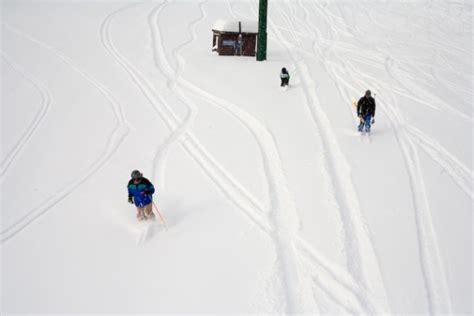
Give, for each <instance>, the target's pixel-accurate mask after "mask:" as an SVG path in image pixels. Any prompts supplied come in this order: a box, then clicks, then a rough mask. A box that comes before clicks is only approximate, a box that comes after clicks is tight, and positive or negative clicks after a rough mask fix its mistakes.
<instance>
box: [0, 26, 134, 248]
mask: <svg viewBox="0 0 474 316" xmlns="http://www.w3.org/2000/svg"><path fill="white" fill-rule="evenodd" d="M3 26H4V28H5V29H6V30H8V31H9V32H12V33H14V34H16V35H17V36H19V37H22V38H25V39H27V40H29V41H31V42H33V43H35V44H37V45H38V46H40V47H42V48H43V49H45V50H47V51H49V52H50V53H52V54H53V55H54V56H55V57H57V58H58V59H59V60H61V61H62V62H63V63H64V64H65V65H67V66H69V67H70V68H71V69H73V70H74V71H76V72H77V73H79V74H80V75H81V76H82V77H83V78H84V79H85V80H87V81H88V82H89V83H90V84H91V85H92V86H93V87H94V88H96V89H97V90H99V91H100V93H101V94H102V95H103V96H104V98H105V99H107V101H108V104H109V106H110V107H111V109H112V111H113V113H114V115H115V117H116V120H117V124H116V126H115V127H114V129H113V131H112V132H111V133H110V136H109V139H108V142H107V146H106V148H105V149H104V151H103V152H102V154H101V155H100V156H99V157H98V158H97V159H95V161H94V163H92V164H91V165H90V166H88V167H87V168H86V169H87V170H88V171H85V172H81V174H80V175H79V176H76V178H75V179H73V180H72V181H70V182H69V183H68V184H66V185H65V186H64V187H62V188H61V189H59V190H58V191H57V192H56V193H54V194H53V195H52V196H49V197H48V198H47V199H46V200H45V201H43V202H41V203H40V204H39V205H37V206H36V207H34V208H33V209H31V210H29V211H28V212H27V213H26V215H25V216H23V217H21V218H20V219H19V220H18V221H17V222H16V223H15V224H13V225H11V226H9V227H7V228H5V229H4V230H2V232H1V241H2V243H5V242H7V241H8V240H10V239H11V238H13V237H14V236H16V235H17V234H18V233H20V232H21V231H23V230H24V229H25V228H27V227H28V226H29V225H31V224H32V223H34V222H35V221H36V220H37V219H38V218H40V217H41V216H43V215H45V214H46V213H47V212H48V211H50V210H51V209H52V208H53V207H54V206H55V205H56V204H58V203H59V202H61V201H62V200H63V199H64V198H66V197H67V196H69V195H70V194H71V193H72V192H73V191H74V190H75V189H76V188H77V187H78V186H79V185H81V184H82V183H84V182H85V181H87V179H89V178H90V176H91V175H93V174H95V173H96V172H97V171H99V170H100V169H101V168H102V167H103V166H104V165H106V164H107V163H108V162H109V161H110V160H111V159H112V157H113V155H114V154H115V152H116V151H117V149H118V148H119V146H120V145H121V143H122V142H123V141H124V139H125V137H127V135H128V134H129V129H130V127H129V124H128V122H127V121H126V119H125V116H124V114H123V110H122V106H121V105H120V103H119V102H118V100H117V99H116V98H115V96H114V95H113V94H112V93H111V92H110V91H108V90H107V88H106V87H105V86H103V85H102V84H101V83H100V82H99V81H98V80H97V79H95V78H94V77H92V76H91V75H90V74H88V73H87V72H85V71H84V70H82V69H81V68H80V67H79V66H77V65H76V64H75V63H74V62H73V61H72V60H71V59H70V58H68V57H67V56H65V55H64V54H63V53H61V52H60V51H58V50H57V49H55V48H53V47H52V46H50V45H48V44H46V43H45V42H43V41H40V40H38V39H35V38H34V37H32V36H30V35H28V34H26V33H24V32H21V31H19V30H17V29H15V28H13V27H11V26H10V25H8V24H3Z"/></svg>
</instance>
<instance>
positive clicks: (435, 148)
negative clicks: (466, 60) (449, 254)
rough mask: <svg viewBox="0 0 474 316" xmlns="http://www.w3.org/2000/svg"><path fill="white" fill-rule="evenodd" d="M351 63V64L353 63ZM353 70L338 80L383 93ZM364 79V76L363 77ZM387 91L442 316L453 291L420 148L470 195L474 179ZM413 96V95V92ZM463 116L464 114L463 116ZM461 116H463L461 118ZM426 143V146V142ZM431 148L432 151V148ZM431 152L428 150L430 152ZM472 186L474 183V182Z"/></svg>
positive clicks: (433, 307) (430, 286)
mask: <svg viewBox="0 0 474 316" xmlns="http://www.w3.org/2000/svg"><path fill="white" fill-rule="evenodd" d="M376 51H378V52H379V53H380V54H386V53H384V52H383V51H381V50H380V49H376ZM390 60H393V58H392V57H391V56H390V55H389V56H388V58H385V61H386V62H385V68H386V71H387V73H389V74H393V71H392V69H391V68H390V67H392V65H393V63H391V62H390ZM349 64H350V62H349ZM349 68H352V70H351V71H347V72H346V73H345V76H338V78H337V80H339V81H340V82H342V83H343V84H344V85H346V86H347V87H348V88H349V89H351V90H353V91H359V90H360V89H363V87H365V86H367V83H369V82H370V84H369V86H373V87H375V88H377V89H379V90H381V91H382V89H381V87H380V86H379V85H378V83H377V82H378V81H377V80H376V79H375V78H367V77H368V76H367V75H365V80H364V79H360V78H356V77H355V74H359V72H357V71H356V68H355V67H354V66H353V65H350V66H349ZM360 75H361V76H363V74H360ZM347 77H352V78H353V81H355V82H358V83H359V84H360V87H358V88H357V87H354V86H351V85H350V84H349V83H348V82H347V81H346V80H344V78H347ZM392 78H393V79H394V80H395V81H396V82H397V83H399V84H400V82H399V79H398V78H396V76H392ZM383 88H384V89H383V91H386V92H387V93H388V98H390V100H385V97H380V96H379V99H381V100H382V103H381V105H382V106H381V108H382V111H384V112H386V117H387V118H388V119H389V121H390V124H391V125H392V128H393V131H394V134H395V137H396V140H397V142H398V144H399V146H400V148H401V152H402V154H403V157H404V161H405V166H406V169H407V173H408V177H409V181H410V186H411V188H412V200H413V204H414V205H413V207H414V211H415V221H416V223H415V224H416V229H417V234H418V246H419V255H420V263H421V268H422V272H423V279H424V282H425V288H426V293H427V301H428V306H429V311H430V313H434V314H442V313H450V312H451V301H450V295H449V288H448V285H447V281H446V280H447V279H446V275H445V272H444V271H445V269H444V267H443V262H442V259H441V254H440V251H439V249H438V244H437V241H436V234H435V231H434V227H433V222H432V219H431V213H430V209H429V203H428V197H427V195H426V189H425V185H424V181H423V174H422V170H421V165H420V162H419V158H418V153H417V147H416V145H417V144H418V145H422V146H423V147H424V149H425V150H426V151H427V153H428V154H429V155H430V156H431V157H432V158H433V159H434V160H435V161H437V162H438V163H439V164H440V165H441V166H443V167H444V168H445V170H447V171H448V173H449V174H450V175H451V176H452V177H453V179H454V180H455V182H456V183H457V184H458V185H459V186H460V187H461V188H462V189H463V191H465V192H466V193H467V194H469V195H472V191H471V189H470V188H469V187H467V188H466V181H467V182H469V181H470V180H471V179H472V173H471V172H469V170H468V169H467V168H464V167H463V166H462V164H460V163H459V162H458V161H457V159H456V158H454V156H453V155H451V154H450V153H449V152H447V151H446V150H445V149H444V148H442V147H441V146H440V145H438V144H437V143H436V142H434V141H432V140H430V139H429V138H428V137H427V136H426V135H423V134H422V133H421V132H420V131H419V130H417V129H416V128H414V127H411V126H410V125H409V124H408V122H406V121H405V119H404V118H403V116H402V114H401V112H400V110H399V109H398V106H397V103H396V97H395V96H394V94H393V93H390V92H389V91H390V88H391V87H388V86H387V87H385V86H384V87H383ZM411 93H413V92H411ZM443 109H444V110H446V111H449V112H451V113H457V114H458V115H459V113H458V112H457V110H456V111H453V110H452V109H451V108H450V107H447V106H443ZM461 116H462V115H461ZM461 116H459V117H461ZM423 141H424V143H423ZM428 147H429V149H428ZM427 149H428V150H427ZM471 183H472V182H471Z"/></svg>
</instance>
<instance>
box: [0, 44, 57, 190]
mask: <svg viewBox="0 0 474 316" xmlns="http://www.w3.org/2000/svg"><path fill="white" fill-rule="evenodd" d="M1 54H2V58H3V60H4V61H5V62H6V63H7V64H8V66H9V67H11V68H12V69H13V70H15V71H16V72H17V73H19V74H20V75H21V76H22V77H23V78H25V79H26V80H27V81H29V82H30V83H31V84H32V85H33V86H34V87H35V88H36V89H38V91H39V92H40V95H41V102H40V109H39V110H38V112H36V114H35V116H34V118H33V120H32V121H31V123H30V124H29V125H28V127H27V128H26V129H25V131H24V132H23V134H22V135H21V137H20V139H18V141H17V142H16V143H15V145H14V146H13V148H12V149H11V151H10V152H9V153H8V154H7V155H6V157H5V159H3V161H2V162H1V165H0V181H1V180H2V179H3V177H4V175H5V173H6V172H7V171H8V169H9V167H10V165H11V164H12V163H13V162H14V161H15V159H16V157H17V156H18V154H19V153H20V152H21V150H22V149H23V148H25V146H27V144H28V143H29V141H30V139H31V137H32V136H33V135H34V133H35V131H36V130H37V129H38V127H39V126H40V125H41V122H42V121H43V120H44V118H45V117H46V115H47V114H48V112H49V110H50V108H51V93H50V92H49V90H48V88H47V87H46V86H45V85H44V84H43V83H41V82H39V81H38V80H37V79H36V78H34V77H33V76H32V75H31V74H29V73H28V72H27V71H25V70H23V69H22V68H21V66H19V65H18V64H16V63H15V62H14V61H13V60H12V59H11V58H10V57H9V56H8V55H7V54H6V53H5V52H3V51H1Z"/></svg>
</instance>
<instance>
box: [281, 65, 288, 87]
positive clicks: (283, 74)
mask: <svg viewBox="0 0 474 316" xmlns="http://www.w3.org/2000/svg"><path fill="white" fill-rule="evenodd" d="M280 79H281V85H280V86H281V87H285V86H288V85H289V84H290V74H289V73H288V71H287V70H286V68H285V67H283V68H282V69H281V72H280Z"/></svg>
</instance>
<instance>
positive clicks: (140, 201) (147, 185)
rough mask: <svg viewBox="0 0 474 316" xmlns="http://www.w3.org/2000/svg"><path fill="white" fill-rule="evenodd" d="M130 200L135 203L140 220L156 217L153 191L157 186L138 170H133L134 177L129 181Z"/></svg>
mask: <svg viewBox="0 0 474 316" xmlns="http://www.w3.org/2000/svg"><path fill="white" fill-rule="evenodd" d="M127 188H128V202H129V203H131V204H134V203H135V206H136V207H137V218H138V220H140V221H141V220H144V219H155V214H153V207H152V206H153V204H152V202H153V193H155V187H154V186H153V184H152V183H151V182H150V180H148V179H147V178H145V177H143V174H142V173H141V172H140V171H138V170H133V171H132V179H131V180H130V181H129V182H128V186H127Z"/></svg>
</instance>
